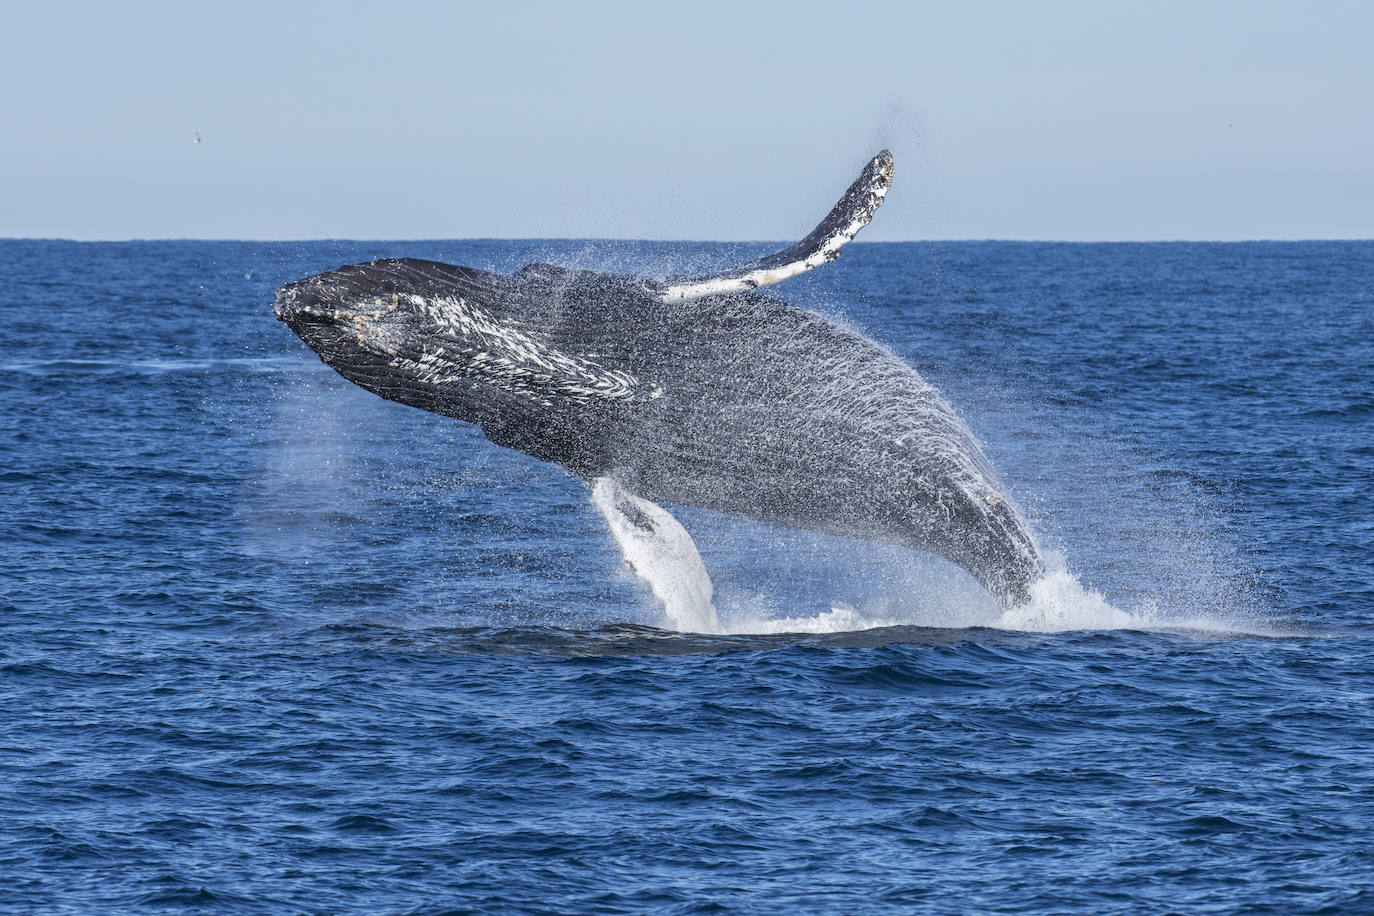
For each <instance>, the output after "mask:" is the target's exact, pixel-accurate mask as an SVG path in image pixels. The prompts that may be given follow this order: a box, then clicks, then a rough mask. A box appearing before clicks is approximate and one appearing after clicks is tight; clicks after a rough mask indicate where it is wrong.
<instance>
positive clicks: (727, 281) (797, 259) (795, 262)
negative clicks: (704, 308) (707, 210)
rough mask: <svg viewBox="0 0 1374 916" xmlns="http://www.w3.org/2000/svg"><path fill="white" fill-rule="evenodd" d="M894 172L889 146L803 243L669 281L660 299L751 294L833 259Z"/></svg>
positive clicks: (870, 210) (872, 208)
mask: <svg viewBox="0 0 1374 916" xmlns="http://www.w3.org/2000/svg"><path fill="white" fill-rule="evenodd" d="M892 174H893V164H892V154H891V153H890V152H888V151H887V150H883V151H882V152H880V153H879V154H878V155H876V156H874V157H873V158H872V159H870V160H869V162H868V165H866V166H864V170H863V171H862V172H860V173H859V177H858V178H856V179H854V183H853V184H851V185H850V186H849V189H848V190H847V191H845V192H844V196H843V197H841V198H840V200H839V202H838V203H836V204H835V206H834V207H833V208H832V209H831V210H830V212H829V213H828V214H826V217H825V219H823V220H821V221H820V224H819V225H818V226H816V228H815V229H812V230H811V234H810V235H808V236H807V237H806V238H804V239H802V240H801V241H800V242H798V243H797V244H795V245H793V246H792V247H790V248H785V249H783V250H782V251H779V252H777V253H775V254H770V255H767V256H765V257H762V258H759V259H757V260H754V261H750V262H749V263H747V264H741V265H739V266H738V267H732V268H730V269H729V270H726V271H723V272H721V273H719V274H714V275H712V276H709V277H693V278H690V279H668V280H664V281H662V285H661V286H660V288H659V290H658V298H659V299H660V300H661V301H663V302H673V301H678V300H682V299H700V298H702V297H703V296H716V295H720V294H722V293H745V292H748V291H750V290H753V289H759V288H761V287H764V286H772V285H773V284H774V283H781V282H782V281H783V280H787V279H790V278H792V277H795V276H797V275H798V274H804V273H806V272H807V271H808V270H811V269H812V268H813V267H820V266H821V265H822V264H828V263H830V262H831V261H833V260H835V259H836V258H838V257H839V256H840V249H841V248H843V247H844V246H845V245H847V244H849V242H850V241H851V240H852V239H853V238H854V236H856V235H858V234H859V230H860V229H862V228H863V227H864V226H867V225H868V221H869V220H871V219H872V218H873V214H874V213H875V212H876V211H877V209H878V208H879V207H880V206H882V203H883V198H884V197H886V196H887V189H888V188H890V187H891V186H892Z"/></svg>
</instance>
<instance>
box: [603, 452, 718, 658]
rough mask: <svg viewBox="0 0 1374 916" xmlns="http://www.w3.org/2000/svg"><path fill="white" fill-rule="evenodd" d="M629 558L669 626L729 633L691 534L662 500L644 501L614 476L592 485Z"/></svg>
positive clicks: (612, 529)
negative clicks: (717, 614)
mask: <svg viewBox="0 0 1374 916" xmlns="http://www.w3.org/2000/svg"><path fill="white" fill-rule="evenodd" d="M592 504H593V505H595V506H596V507H597V508H598V509H600V510H601V514H602V515H604V516H605V517H606V521H607V523H608V524H609V525H610V526H611V534H613V535H615V540H616V543H617V544H619V545H620V552H621V554H622V555H623V556H624V557H625V562H626V563H627V564H629V566H630V568H631V569H633V570H634V571H635V574H636V575H638V576H639V578H641V579H643V580H644V581H645V582H647V583H648V585H649V587H650V588H651V589H653V591H654V595H655V596H657V598H658V600H659V601H661V602H663V610H664V613H665V614H666V616H667V618H668V624H669V626H671V627H672V628H673V629H676V630H682V631H685V632H689V633H724V632H725V628H724V627H722V626H721V625H720V618H719V617H718V616H716V609H715V607H714V606H713V605H712V604H711V596H712V593H713V589H712V586H711V576H710V575H709V574H708V573H707V572H706V564H705V563H703V562H701V554H699V553H697V545H696V544H695V543H694V542H693V541H692V536H691V535H690V534H688V533H687V529H686V528H683V527H682V524H681V523H680V522H678V520H677V519H675V518H673V517H672V516H671V515H670V514H668V510H666V509H664V508H663V507H662V506H660V505H658V504H657V503H651V502H649V501H648V500H647V499H640V498H639V497H638V496H635V495H634V494H633V493H630V492H629V491H627V490H624V489H622V488H621V487H620V486H619V485H618V484H617V483H616V482H615V481H614V480H612V479H611V478H609V477H598V478H597V479H596V482H595V483H594V484H593V485H592Z"/></svg>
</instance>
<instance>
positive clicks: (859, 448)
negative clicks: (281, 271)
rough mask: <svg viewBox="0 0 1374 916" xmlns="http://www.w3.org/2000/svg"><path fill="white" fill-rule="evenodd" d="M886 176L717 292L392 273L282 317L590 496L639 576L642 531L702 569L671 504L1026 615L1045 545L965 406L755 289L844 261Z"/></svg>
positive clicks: (874, 350)
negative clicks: (748, 523)
mask: <svg viewBox="0 0 1374 916" xmlns="http://www.w3.org/2000/svg"><path fill="white" fill-rule="evenodd" d="M892 176H893V161H892V156H891V154H890V153H889V152H887V151H886V150H884V151H882V152H881V153H879V154H878V155H877V156H875V157H873V159H872V160H871V161H869V162H868V164H867V165H866V166H865V168H864V169H863V170H862V172H861V173H860V175H859V177H858V178H857V179H856V180H855V181H854V182H853V184H851V185H850V187H849V189H848V190H847V191H846V192H845V193H844V195H843V196H842V197H841V198H840V200H839V202H838V203H837V204H836V205H835V206H834V208H833V209H832V210H831V211H830V213H829V214H828V215H827V216H826V217H825V219H823V220H822V221H821V222H820V224H819V225H817V226H816V228H815V229H814V230H813V231H812V232H811V233H810V234H809V235H807V236H806V238H804V239H802V240H801V241H800V242H797V243H796V244H795V245H792V246H791V247H789V248H786V249H784V250H782V251H779V252H777V253H776V254H771V255H768V256H766V257H762V258H759V259H757V260H755V261H750V262H749V263H746V264H742V265H739V266H738V267H735V268H732V269H730V270H726V271H723V272H719V273H715V274H711V275H709V276H702V277H669V278H666V279H657V278H646V277H637V276H626V275H619V274H611V273H600V272H594V271H588V270H579V269H572V268H567V267H558V266H554V265H552V264H543V263H536V264H530V265H528V266H527V267H524V268H522V269H521V270H519V271H516V272H515V273H513V274H509V275H506V274H497V273H491V272H487V271H483V270H475V269H473V268H468V267H458V266H454V265H450V264H442V263H438V262H434V261H425V260H417V259H414V258H387V259H382V260H376V261H369V262H367V263H364V264H352V265H348V266H344V267H340V268H338V269H337V270H331V271H329V272H327V273H322V274H319V275H317V276H313V277H308V278H306V279H303V280H298V281H295V282H292V283H288V284H286V285H285V286H283V287H282V288H281V289H280V290H279V291H278V292H277V297H276V303H275V312H276V314H277V316H278V317H279V318H280V319H281V320H282V321H283V322H285V323H286V324H287V326H288V327H290V328H291V330H293V331H294V332H295V333H296V334H298V335H299V336H300V337H301V338H302V339H303V340H304V341H305V342H306V343H307V344H309V346H310V347H311V348H312V349H314V350H315V352H316V353H318V354H319V356H320V358H321V359H322V360H323V361H324V362H325V363H327V364H328V365H329V366H331V367H333V368H334V369H335V370H337V371H338V372H339V373H340V374H342V375H343V376H344V377H345V378H347V379H349V380H350V381H353V382H355V383H357V384H358V385H360V386H362V387H363V388H366V389H367V390H368V391H372V392H374V393H376V394H378V395H380V396H382V397H383V398H387V399H389V400H393V401H399V402H400V403H403V404H408V405H411V406H413V407H418V408H421V409H423V410H428V411H432V412H434V413H437V414H441V415H444V416H447V417H453V418H456V419H459V420H463V421H467V422H469V423H475V424H477V425H478V426H480V427H481V429H482V432H483V433H484V434H485V435H486V437H487V438H488V439H489V440H491V441H492V442H493V443H495V444H497V445H500V446H505V447H508V448H513V449H517V450H519V451H521V452H524V453H526V454H528V455H532V456H534V457H535V458H539V459H542V460H544V461H549V462H553V463H555V464H559V465H561V466H563V467H564V468H566V469H567V470H569V471H571V472H572V473H573V474H576V475H577V476H579V477H581V478H582V479H583V480H585V481H587V482H588V483H589V484H590V485H592V487H593V501H594V502H595V503H596V505H597V506H598V508H600V509H601V510H602V512H603V513H605V515H606V517H607V519H608V520H609V521H610V522H611V523H612V530H613V532H615V533H616V536H617V538H618V539H619V540H620V542H621V545H622V547H623V548H626V552H625V555H626V559H627V560H629V561H630V562H631V563H632V565H633V563H634V560H633V558H632V553H631V550H630V549H629V544H628V542H627V537H630V539H631V540H633V539H634V537H636V536H637V537H639V538H641V539H642V538H649V539H650V541H652V540H653V539H654V538H658V539H659V541H660V542H661V543H665V544H668V545H669V547H670V548H671V549H673V550H677V551H679V552H685V553H686V554H689V555H690V558H691V559H693V560H694V561H695V562H696V563H697V564H698V565H699V564H700V559H699V557H697V556H696V551H695V547H694V546H693V545H692V542H691V538H690V535H688V534H687V533H686V531H685V529H683V528H682V526H681V525H680V524H678V523H677V521H676V520H675V519H673V517H672V516H671V515H670V514H669V513H668V511H667V510H666V509H664V508H663V507H662V506H661V505H659V504H660V503H668V504H672V505H681V506H696V507H701V508H706V509H712V510H718V511H722V512H729V513H736V514H739V515H743V516H747V517H750V518H753V519H757V520H760V521H764V522H770V523H774V524H778V525H782V526H785V527H790V528H797V529H804V530H811V531H817V532H823V533H828V534H836V535H843V536H847V537H851V538H858V539H863V540H870V541H885V542H894V543H899V544H904V545H908V546H910V547H914V548H917V549H920V550H923V551H929V552H933V553H936V554H938V555H940V556H942V557H945V558H946V559H948V560H950V561H952V562H954V563H955V564H957V565H959V566H961V567H963V568H964V569H965V570H967V571H968V572H969V573H971V574H972V575H973V576H974V577H975V578H976V579H977V580H978V581H979V582H981V583H982V584H983V585H984V586H985V587H986V588H987V589H988V590H989V591H991V592H992V593H993V594H994V595H996V596H998V597H999V598H1000V599H1002V601H1004V602H1005V603H1007V604H1018V603H1022V602H1025V601H1027V600H1028V599H1029V594H1030V584H1031V583H1032V582H1033V581H1035V579H1036V578H1038V577H1039V576H1040V575H1042V574H1043V570H1044V567H1043V563H1042V560H1041V558H1040V554H1039V551H1038V548H1037V546H1036V543H1035V539H1034V538H1033V536H1032V535H1031V532H1030V530H1029V528H1028V527H1027V525H1026V523H1025V521H1024V520H1023V519H1022V517H1021V515H1020V513H1019V512H1018V511H1017V509H1016V506H1015V504H1014V503H1013V501H1012V500H1011V499H1010V497H1009V495H1008V494H1007V492H1006V491H1005V490H1004V489H1003V488H1002V486H1001V485H1000V484H999V483H998V480H997V476H996V474H995V473H994V472H993V469H992V467H991V465H990V464H989V462H988V460H987V458H986V457H985V456H984V454H983V451H982V449H981V448H980V447H979V445H978V442H977V441H976V440H975V438H974V437H973V435H972V433H971V432H970V431H969V429H968V427H967V426H965V424H964V423H963V421H962V420H960V418H959V417H958V416H957V414H956V413H955V412H954V410H953V409H952V408H951V407H950V405H949V404H948V403H947V402H946V401H945V400H944V398H942V397H941V396H940V394H939V393H938V392H937V391H936V390H935V388H934V387H932V386H931V385H930V384H929V383H928V382H926V381H925V380H924V379H923V378H922V377H921V376H920V375H918V374H917V373H916V371H915V370H913V369H912V368H911V367H910V366H908V365H906V364H905V363H904V362H902V360H900V359H899V358H898V357H896V356H895V355H894V354H893V353H892V352H891V351H889V350H888V349H886V348H884V347H883V346H881V345H879V344H878V343H876V342H874V341H872V340H870V339H868V338H867V337H865V336H863V335H862V334H859V333H857V332H855V331H853V330H850V329H848V328H845V327H842V326H841V325H839V324H837V323H835V322H834V321H832V320H830V319H828V318H826V317H825V316H823V315H821V314H818V313H817V312H814V311H810V310H807V309H804V308H799V307H796V306H793V305H790V304H788V303H787V302H785V301H782V300H780V299H777V298H774V297H771V296H768V295H765V294H763V293H761V292H759V290H760V289H762V288H765V287H769V286H772V285H774V284H776V283H779V282H782V281H783V280H786V279H788V278H789V277H793V276H796V275H798V274H800V273H803V272H805V271H807V270H810V269H812V268H814V267H817V266H820V265H822V264H825V263H827V262H829V261H832V260H834V259H835V258H836V257H838V256H839V253H840V249H841V248H843V246H844V245H845V244H846V243H847V242H849V241H850V240H851V239H853V238H854V236H855V235H856V234H857V233H858V232H859V230H860V229H862V228H863V227H864V226H865V225H867V223H868V221H869V220H870V219H871V218H872V216H873V213H874V212H875V211H876V210H877V208H878V207H879V205H880V204H881V203H882V201H883V198H884V196H885V195H886V193H887V190H888V187H889V186H890V184H891V181H892ZM636 543H638V542H636ZM641 552H642V551H641ZM638 571H639V572H640V573H641V575H644V576H645V578H649V576H648V574H647V573H646V572H645V571H644V570H643V569H640V570H638ZM651 584H652V582H651ZM706 588H707V601H709V584H708V585H707V586H706ZM656 590H657V589H656ZM660 597H662V596H660Z"/></svg>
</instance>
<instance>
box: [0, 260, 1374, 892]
mask: <svg viewBox="0 0 1374 916" xmlns="http://www.w3.org/2000/svg"><path fill="white" fill-rule="evenodd" d="M775 247H776V246H769V245H747V244H706V243H631V242H599V241H548V242H543V241H456V242H406V243H402V242H310V243H257V242H131V243H75V242H62V241H31V240H0V259H3V263H5V264H6V265H8V267H7V270H6V273H7V277H8V280H7V282H6V283H5V285H4V290H3V293H0V318H3V334H2V336H0V340H3V345H2V346H0V403H2V404H3V405H4V406H3V409H2V410H0V557H3V560H0V628H3V635H2V637H0V911H3V912H7V913H38V912H42V913H73V914H85V913H155V912H176V913H181V912H195V913H272V914H277V913H312V914H313V913H319V914H327V913H345V912H360V913H423V914H440V913H467V912H492V913H560V914H561V913H640V912H664V913H684V914H685V913H715V912H723V913H759V914H765V913H768V914H771V913H777V912H807V913H811V912H825V913H845V914H856V913H870V912H874V913H876V912H892V911H901V912H916V913H965V912H979V913H1018V914H1021V913H1104V912H1110V913H1162V912H1178V913H1194V912H1225V913H1275V914H1296V913H1369V912H1374V841H1371V837H1374V637H1372V636H1371V626H1374V510H1371V508H1370V506H1371V503H1370V499H1371V494H1374V242H1306V243H1286V242H1285V243H1266V242H1255V243H1227V244H1220V243H1218V244H1211V243H1205V244H1203V243H1196V244H1195V243H1161V244H1069V243H1001V242H961V243H911V244H873V243H870V244H864V243H856V244H854V245H852V246H850V247H849V248H848V249H846V251H845V254H844V256H843V257H841V258H840V259H839V260H838V261H837V262H835V263H834V264H832V265H829V266H826V267H824V268H823V269H819V270H816V271H814V272H812V273H810V274H807V275H806V276H804V277H801V278H798V279H796V280H793V281H790V282H789V283H788V284H786V285H784V286H781V287H778V288H777V293H778V295H780V296H782V297H784V298H787V299H789V300H790V301H792V302H794V303H797V304H799V305H804V306H806V307H808V308H812V309H815V310H817V311H819V312H822V313H824V314H825V315H827V316H829V317H831V318H833V319H834V320H836V321H838V322H841V323H843V324H845V325H847V326H849V327H852V328H855V329H857V330H859V331H861V332H862V333H864V334H866V335H868V336H870V337H872V338H874V339H875V340H877V341H879V342H881V343H883V344H884V345H886V346H888V347H889V348H891V349H892V350H893V351H895V352H896V353H897V354H899V355H900V356H901V357H902V358H903V359H905V360H906V361H907V362H909V363H910V364H911V365H912V366H914V367H915V368H916V369H917V370H918V371H919V372H920V373H921V374H922V375H923V376H924V377H925V378H926V379H928V380H930V381H931V382H932V383H934V384H935V385H936V386H937V387H938V388H939V389H940V391H941V392H942V393H943V394H944V396H945V397H946V398H947V399H948V400H949V401H950V402H951V403H952V404H954V405H955V407H956V408H957V410H958V411H959V413H960V415H961V416H962V417H963V418H964V420H965V421H966V422H967V424H968V426H969V427H970V428H971V429H972V430H973V431H974V433H975V435H976V436H977V437H978V439H979V440H980V441H981V443H982V444H983V446H984V449H985V451H986V453H987V455H988V457H989V458H990V459H991V461H992V463H993V465H994V466H995V467H996V468H997V470H998V473H999V474H1000V476H1001V478H1002V480H1003V482H1004V483H1005V484H1006V486H1007V487H1008V488H1009V489H1010V491H1011V493H1012V494H1013V495H1014V497H1015V499H1016V501H1017V503H1018V504H1019V505H1020V507H1021V509H1022V511H1023V513H1024V514H1025V515H1026V517H1027V518H1028V519H1029V520H1030V523H1031V526H1032V528H1033V529H1034V531H1035V534H1036V536H1037V538H1038V539H1039V541H1040V543H1041V545H1042V547H1043V548H1044V549H1045V551H1046V554H1047V556H1048V557H1049V558H1050V565H1051V570H1052V571H1051V576H1050V577H1049V579H1047V580H1046V583H1045V587H1044V589H1043V592H1042V593H1041V594H1039V595H1038V597H1037V600H1036V601H1035V602H1033V603H1032V604H1031V605H1028V606H1023V607H1020V608H1012V609H1008V608H1006V607H1003V606H1002V605H1000V604H999V603H998V602H997V601H995V600H994V599H992V598H991V597H990V596H989V595H988V594H987V593H986V592H984V591H983V590H982V589H981V588H980V587H979V586H978V585H977V584H976V583H975V582H974V581H973V580H972V578H970V577H969V576H968V575H967V574H965V573H963V572H962V571H961V570H959V569H957V568H956V567H954V566H952V565H950V564H948V563H946V562H945V561H943V560H938V559H935V558H933V557H931V556H928V555H924V554H921V553H919V552H916V551H912V550H907V549H904V548H898V547H893V546H884V545H873V544H867V543H863V542H859V541H853V540H848V539H844V538H837V537H827V536H823V535H814V534H806V533H801V532H795V531H790V530H785V529H781V528H775V527H771V526H768V525H765V524H762V523H759V522H754V521H750V520H747V519H742V518H736V517H732V516H728V515H722V514H717V513H712V512H708V511H705V510H689V509H680V510H679V509H674V514H675V515H676V516H677V518H678V519H679V520H681V521H682V523H683V524H684V525H685V526H686V528H687V529H688V530H689V531H690V532H691V533H692V535H693V537H694V538H695V540H696V543H697V546H698V548H699V549H700V552H701V555H702V558H703V559H704V561H705V564H706V566H707V568H708V570H709V573H710V577H711V580H712V583H713V585H714V589H715V593H714V594H715V598H714V604H715V608H716V610H717V612H718V614H719V618H720V621H721V623H722V627H723V629H724V630H725V633H723V634H716V635H702V634H698V633H692V632H685V631H683V630H681V629H674V628H673V627H672V626H670V622H669V621H668V620H667V619H666V618H665V615H664V609H663V607H662V606H661V605H660V604H659V603H658V601H657V599H656V598H655V597H654V595H653V593H652V592H650V590H649V589H648V587H646V586H645V585H644V583H643V582H641V581H640V580H639V579H638V578H637V577H636V576H635V574H634V573H633V572H632V571H631V570H630V569H629V568H628V567H627V566H626V563H625V561H624V560H623V558H622V557H621V555H620V552H619V549H618V548H617V546H616V543H615V540H614V539H613V538H612V537H611V536H610V533H609V532H608V530H607V525H606V522H605V521H604V520H603V518H602V516H601V514H600V513H599V512H598V511H597V510H596V508H595V507H594V506H593V505H592V504H591V501H590V499H589V493H588V489H587V486H586V485H585V484H584V483H583V482H582V481H580V480H578V479H577V478H575V477H573V476H571V475H570V474H568V473H567V472H566V471H563V470H562V469H560V468H558V467H556V466H554V465H550V464H545V463H541V462H539V461H536V460H534V459H532V458H529V457H527V456H525V455H522V454H520V453H517V452H513V451H509V450H505V449H502V448H498V447H497V446H494V445H492V444H491V443H490V442H488V441H486V439H484V438H483V436H482V434H481V432H480V430H478V429H476V428H475V427H472V426H469V425H465V424H463V423H460V422H457V421H453V420H448V419H445V418H442V417H439V416H435V415H432V414H428V413H425V412H422V411H419V410H415V409H412V408H408V407H405V406H402V405H399V404H396V403H392V402H389V401H384V400H382V399H380V398H378V397H376V396H374V395H372V394H369V393H367V392H365V391H363V390H362V389H360V388H358V387H355V386H354V385H352V384H350V383H349V382H347V381H345V380H344V379H343V378H341V377H340V376H338V375H337V374H335V373H334V372H333V371H332V370H331V369H329V368H328V367H327V366H325V365H323V364H322V363H321V362H320V360H319V359H318V358H317V357H316V356H315V354H314V353H313V352H312V351H310V350H309V349H308V348H307V347H306V346H305V345H304V344H303V343H302V342H301V341H300V340H299V339H298V338H297V337H296V336H295V335H293V334H292V333H291V332H290V331H289V330H288V329H287V328H285V327H284V326H283V325H282V324H280V323H279V322H278V321H277V320H276V319H275V318H274V317H273V314H272V307H271V306H272V300H273V295H274V292H275V290H276V288H277V287H279V286H280V285H282V284H283V283H285V282H287V281H290V280H294V279H298V278H300V277H304V276H307V275H310V274H314V273H318V272H321V271H324V270H329V269H332V268H335V267H338V266H340V265H342V264H347V263H352V262H357V261H363V260H368V259H372V258H377V257H386V256H414V257H425V258H433V259H436V260H441V261H446V262H450V263H456V264H464V265H468V266H472V267H478V268H484V269H489V270H500V271H510V270H514V269H517V268H519V267H520V266H522V265H523V264H526V263H528V262H532V261H550V262H553V263H558V264H564V265H570V266H578V267H588V268H595V269H601V270H612V271H619V272H627V273H641V274H648V275H657V276H663V275H668V274H681V273H685V272H691V271H700V270H705V269H710V268H719V267H722V266H725V265H729V264H732V263H738V262H740V261H743V260H747V259H748V258H751V257H754V256H757V255H759V254H761V253H763V252H765V251H770V250H773V249H774V248H775Z"/></svg>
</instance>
